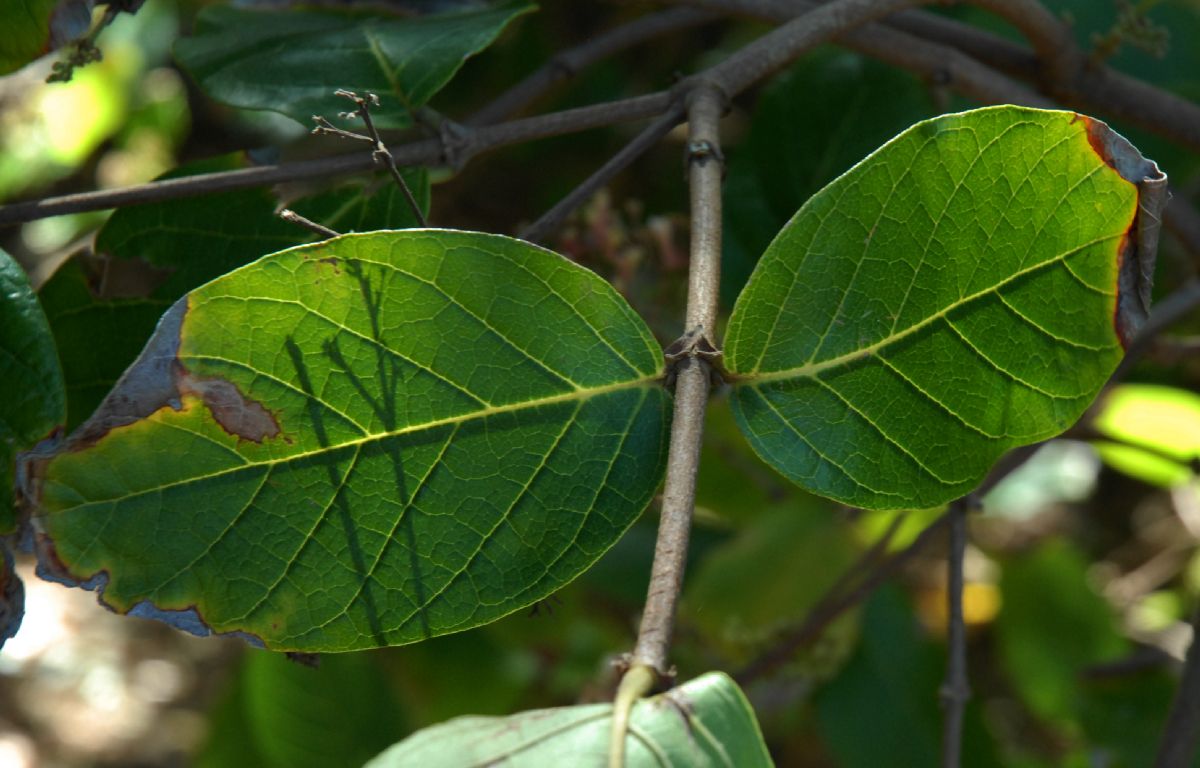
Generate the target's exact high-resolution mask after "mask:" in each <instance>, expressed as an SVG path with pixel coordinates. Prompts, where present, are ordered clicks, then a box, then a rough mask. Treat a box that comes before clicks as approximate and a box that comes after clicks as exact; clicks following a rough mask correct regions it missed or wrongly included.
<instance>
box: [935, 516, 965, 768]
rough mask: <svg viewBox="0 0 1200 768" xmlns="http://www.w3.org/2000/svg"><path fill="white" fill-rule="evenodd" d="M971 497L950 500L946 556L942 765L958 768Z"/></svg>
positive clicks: (963, 712) (963, 688) (962, 707)
mask: <svg viewBox="0 0 1200 768" xmlns="http://www.w3.org/2000/svg"><path fill="white" fill-rule="evenodd" d="M969 507H970V504H969V502H968V500H967V499H958V500H957V501H952V502H950V512H949V515H950V546H949V553H948V556H947V558H946V565H947V568H946V577H947V584H946V599H947V603H948V605H947V608H948V611H947V616H948V617H949V618H948V621H947V625H946V639H947V653H946V680H945V682H944V683H943V684H942V691H941V699H942V706H943V707H944V708H945V710H946V716H945V723H944V729H943V731H942V766H943V768H958V766H959V765H960V764H961V760H962V728H963V715H964V714H965V712H966V707H967V700H968V699H969V698H970V697H971V688H970V685H969V684H968V682H967V627H966V622H965V621H964V620H963V559H964V556H965V555H966V551H967V512H968V511H969Z"/></svg>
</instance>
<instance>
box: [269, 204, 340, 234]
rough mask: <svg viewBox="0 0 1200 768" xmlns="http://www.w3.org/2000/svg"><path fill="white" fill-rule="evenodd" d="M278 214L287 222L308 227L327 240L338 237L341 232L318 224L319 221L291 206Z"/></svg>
mask: <svg viewBox="0 0 1200 768" xmlns="http://www.w3.org/2000/svg"><path fill="white" fill-rule="evenodd" d="M278 216H279V218H281V219H283V220H284V221H286V222H289V223H291V224H295V225H297V226H301V227H304V228H305V229H307V230H308V231H310V232H315V233H316V234H318V235H320V236H321V237H323V238H325V239H327V240H328V239H329V238H331V237H337V236H338V235H339V234H341V233H339V232H335V231H333V230H332V229H330V228H329V227H327V226H325V225H323V224H318V223H317V222H315V221H313V220H312V219H306V218H304V217H303V216H301V215H300V214H298V213H296V212H295V211H293V210H292V209H291V208H284V209H283V210H282V211H280V212H279V214H278Z"/></svg>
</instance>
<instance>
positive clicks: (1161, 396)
mask: <svg viewBox="0 0 1200 768" xmlns="http://www.w3.org/2000/svg"><path fill="white" fill-rule="evenodd" d="M1094 426H1095V428H1096V430H1097V431H1099V432H1100V433H1102V434H1104V435H1107V436H1109V437H1112V438H1114V439H1115V440H1116V441H1118V442H1114V443H1110V442H1106V441H1098V442H1097V443H1096V448H1097V449H1098V450H1099V451H1100V457H1101V458H1102V459H1104V461H1105V462H1106V463H1108V464H1109V465H1111V466H1112V467H1114V468H1116V469H1119V470H1121V471H1122V472H1125V473H1126V474H1129V475H1132V476H1134V477H1137V478H1140V479H1142V480H1145V481H1146V482H1149V483H1154V484H1156V485H1162V486H1168V487H1169V486H1173V485H1179V484H1180V483H1186V482H1187V481H1188V480H1190V479H1191V478H1192V477H1194V472H1193V470H1192V467H1191V463H1192V462H1196V461H1200V395H1197V394H1196V393H1195V392H1189V391H1187V390H1183V389H1177V388H1175V387H1164V386H1159V385H1154V384H1122V385H1120V386H1118V387H1114V388H1113V390H1112V392H1110V393H1109V394H1107V395H1106V396H1105V398H1104V404H1103V407H1102V408H1101V409H1100V412H1099V413H1097V414H1096V419H1095V421H1094ZM1139 446H1145V448H1146V449H1147V450H1141V449H1140V448H1139Z"/></svg>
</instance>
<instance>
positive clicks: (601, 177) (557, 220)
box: [520, 106, 683, 243]
mask: <svg viewBox="0 0 1200 768" xmlns="http://www.w3.org/2000/svg"><path fill="white" fill-rule="evenodd" d="M682 120H683V107H682V106H676V107H672V108H671V109H669V110H668V111H667V112H664V113H663V114H662V115H660V116H659V117H658V118H656V119H655V120H654V122H652V123H650V125H648V126H646V127H645V128H643V129H642V131H641V133H639V134H638V135H637V136H635V137H634V138H633V141H631V142H629V143H628V144H626V145H625V146H624V147H622V148H621V151H619V152H617V154H615V155H613V156H612V157H611V158H609V159H608V161H607V162H606V163H604V165H602V166H600V167H599V168H597V169H596V171H595V172H594V173H593V174H592V175H591V176H589V177H588V178H587V179H586V180H585V181H584V182H583V183H581V184H580V185H579V186H577V187H575V188H574V189H572V190H571V191H570V192H568V193H567V194H566V195H565V196H564V197H563V198H562V199H561V200H559V201H558V202H557V203H555V204H554V207H553V208H551V209H550V210H548V211H546V212H545V213H543V214H542V215H541V216H540V217H539V218H538V219H537V221H535V222H533V223H532V224H530V225H529V226H528V227H526V228H525V229H524V230H522V231H521V234H520V237H521V238H522V239H523V240H528V241H529V242H531V243H540V242H542V241H544V240H545V239H546V238H547V237H548V236H549V235H550V233H552V232H554V231H555V230H557V229H558V228H559V227H560V226H562V223H563V222H564V221H566V220H567V217H568V216H570V215H571V212H572V211H574V210H575V209H576V208H578V207H579V206H580V205H583V203H585V202H586V201H587V199H588V198H590V197H591V196H592V195H594V194H595V193H596V192H598V191H600V189H602V188H603V187H604V186H605V185H607V184H608V183H609V182H610V181H612V179H613V177H615V176H616V175H617V174H618V173H620V172H621V171H623V170H625V169H626V168H628V167H629V166H630V164H631V163H633V161H634V160H637V159H638V158H639V157H641V156H642V155H643V154H645V153H646V152H647V151H649V150H650V148H651V147H654V146H655V145H656V144H658V142H660V141H662V139H663V137H664V136H666V135H667V134H668V133H670V132H671V130H672V129H673V128H675V126H677V125H679V123H680V121H682Z"/></svg>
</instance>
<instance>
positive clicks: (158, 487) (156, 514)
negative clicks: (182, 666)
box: [38, 230, 669, 651]
mask: <svg viewBox="0 0 1200 768" xmlns="http://www.w3.org/2000/svg"><path fill="white" fill-rule="evenodd" d="M661 375H662V357H661V351H660V349H659V348H658V346H657V345H656V343H655V342H654V339H653V338H652V337H651V335H650V332H649V330H648V329H647V328H646V327H645V324H644V323H642V321H641V320H640V319H639V318H638V317H637V316H636V315H635V314H634V313H633V311H632V310H631V309H630V308H629V306H628V305H627V304H625V303H624V301H623V300H622V299H621V298H620V297H619V296H618V295H617V293H616V292H615V291H614V290H613V289H612V287H611V286H610V285H608V284H607V283H605V282H604V281H602V280H601V279H600V278H598V277H597V276H596V275H594V274H592V273H591V272H588V271H587V270H584V269H582V268H580V267H578V266H576V265H573V264H571V263H570V262H568V261H566V260H565V259H563V258H562V257H560V256H558V255H556V254H553V253H550V252H549V251H544V250H541V249H539V248H535V247H534V246H531V245H528V244H526V243H522V242H520V241H516V240H511V239H508V238H503V237H499V236H493V235H484V234H478V233H465V232H453V231H438V230H407V231H400V232H378V233H371V234H366V235H346V236H343V237H340V238H337V239H334V240H330V241H327V242H325V243H321V244H317V245H312V246H304V247H299V248H293V249H291V250H288V251H284V252H281V253H278V254H274V255H272V256H269V257H266V258H264V259H261V260H259V261H257V262H255V263H254V264H251V265H249V266H247V267H244V268H242V269H240V270H238V271H236V272H233V273H232V274H230V275H227V276H225V277H223V278H220V279H218V280H215V281H213V282H211V283H209V284H207V285H205V286H203V287H201V288H199V289H197V290H195V291H193V292H192V293H190V294H188V296H186V297H185V298H184V299H182V300H181V301H180V302H178V303H177V304H175V305H174V306H173V307H172V308H171V310H169V311H168V312H167V314H166V315H165V316H164V317H163V320H162V322H161V323H160V324H159V327H158V330H157V331H156V333H155V336H154V337H153V338H152V339H151V341H150V343H149V344H148V345H147V348H146V351H145V352H144V353H143V355H142V356H141V357H140V358H139V360H138V362H137V363H135V364H134V366H133V367H131V368H130V370H129V371H127V372H126V374H125V376H124V377H123V378H122V381H121V382H120V383H118V385H117V388H116V389H115V390H114V392H113V393H112V394H111V395H110V396H109V398H108V399H106V401H105V403H104V404H103V405H102V406H101V408H100V410H98V411H97V413H96V414H95V415H93V417H92V418H91V419H90V420H89V421H88V422H87V423H86V424H84V425H83V426H82V427H80V429H79V430H77V431H76V432H75V433H74V434H73V435H72V436H71V438H70V439H69V440H68V441H67V442H66V444H65V445H64V446H63V447H62V449H61V451H60V452H59V453H58V455H56V456H54V457H52V458H50V459H49V460H48V463H47V464H46V465H45V466H44V467H42V468H41V470H44V475H41V476H44V477H45V481H44V484H43V487H42V497H41V503H42V510H41V514H40V515H39V516H38V521H39V523H40V524H41V525H42V527H43V529H44V531H45V533H46V534H47V536H48V537H49V538H48V539H47V541H48V542H53V545H54V547H53V551H52V552H51V551H44V552H43V553H42V562H43V565H45V566H46V567H47V568H50V569H52V570H56V571H57V572H58V573H59V575H60V576H61V577H62V578H64V579H66V580H68V581H76V582H89V580H91V583H92V584H100V585H103V586H104V600H105V602H106V603H108V604H109V605H111V606H112V607H114V608H115V609H117V610H119V611H122V612H133V613H135V614H138V615H152V616H157V617H160V618H164V619H167V620H169V621H171V622H172V623H174V624H176V625H177V626H180V627H182V628H186V629H189V630H192V631H195V632H198V633H205V632H207V631H210V630H211V631H215V632H241V633H246V634H247V635H250V636H252V637H253V638H255V639H257V640H258V641H260V642H262V643H263V644H265V645H267V646H268V647H270V648H272V649H280V650H283V649H287V650H314V651H342V650H351V649H355V648H365V647H372V646H379V645H396V644H402V643H408V642H413V641H416V640H420V639H423V638H426V637H430V636H433V635H438V634H444V633H447V632H454V631H459V630H464V629H469V628H471V627H474V626H478V625H480V624H484V623H486V622H488V621H491V620H493V619H496V618H499V617H500V616H503V615H505V614H507V613H510V612H512V611H514V610H517V609H519V608H521V607H524V606H527V605H529V604H531V603H533V602H535V601H536V600H539V599H541V598H543V597H545V596H546V595H548V594H550V593H551V592H553V591H554V590H555V589H557V588H558V587H560V586H562V585H563V584H564V583H566V582H567V581H570V580H571V579H573V578H574V577H575V576H576V575H578V574H579V573H580V572H581V571H582V570H584V569H585V568H587V567H588V566H589V565H590V564H591V563H592V562H594V561H595V560H596V558H598V557H599V556H600V555H601V554H602V553H603V552H604V551H605V550H606V549H608V548H609V547H610V546H611V545H612V543H613V542H614V541H616V539H617V538H618V537H619V536H620V535H621V533H622V532H623V531H624V530H625V529H626V528H627V527H628V526H629V525H630V523H632V521H633V520H634V519H635V518H636V516H637V515H638V514H639V513H640V512H641V511H642V509H643V508H644V507H645V506H646V504H647V503H648V502H649V500H650V498H651V496H652V494H653V493H654V490H655V488H656V487H657V485H658V483H659V480H660V478H661V475H662V470H663V461H664V441H665V435H664V431H665V429H666V424H667V421H668V400H669V398H668V395H667V394H666V392H665V390H664V389H663V387H662V386H661V384H660V381H659V379H660V378H661ZM41 470H39V472H40V471H41Z"/></svg>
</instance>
